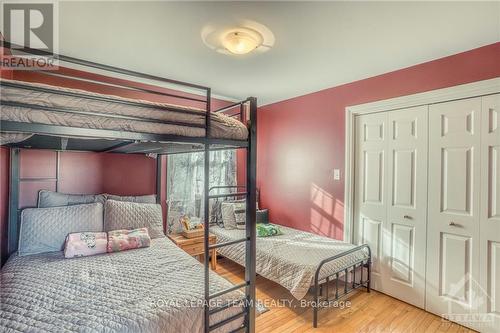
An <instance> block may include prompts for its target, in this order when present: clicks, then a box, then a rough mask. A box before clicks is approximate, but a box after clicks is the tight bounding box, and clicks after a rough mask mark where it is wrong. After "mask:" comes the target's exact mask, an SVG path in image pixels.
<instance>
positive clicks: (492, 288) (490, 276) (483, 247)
mask: <svg viewBox="0 0 500 333" xmlns="http://www.w3.org/2000/svg"><path fill="white" fill-rule="evenodd" d="M481 123H482V126H481V135H482V136H481V217H480V218H481V226H480V245H479V247H480V249H479V252H480V262H479V270H480V273H479V275H480V279H481V293H482V294H481V295H480V297H482V300H483V302H482V303H481V306H480V313H485V314H486V315H487V316H490V318H487V319H489V321H490V324H491V325H487V327H486V328H479V327H478V329H479V330H481V331H482V332H499V331H500V94H497V95H491V96H485V97H483V98H482V121H481ZM485 291H486V292H487V296H486V297H485V296H484V292H485Z"/></svg>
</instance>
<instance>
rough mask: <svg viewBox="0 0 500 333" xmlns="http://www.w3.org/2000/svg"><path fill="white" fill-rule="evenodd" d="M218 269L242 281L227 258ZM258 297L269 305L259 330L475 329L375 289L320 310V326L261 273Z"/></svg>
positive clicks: (239, 270)
mask: <svg viewBox="0 0 500 333" xmlns="http://www.w3.org/2000/svg"><path fill="white" fill-rule="evenodd" d="M217 273H219V274H220V275H222V276H223V277H225V278H226V279H228V280H230V281H232V282H233V283H238V282H242V281H243V274H244V270H243V268H242V267H241V266H239V265H238V264H235V263H233V262H232V261H230V260H228V259H225V258H223V259H220V260H219V261H218V263H217ZM257 299H258V300H259V301H261V302H263V303H264V304H265V305H266V307H267V308H269V309H270V311H268V312H266V313H263V314H261V315H260V316H258V317H257V322H256V325H257V326H256V328H257V329H256V331H257V332H258V333H269V332H280V333H282V332H335V333H337V332H338V333H344V332H345V333H346V332H366V333H382V332H383V333H385V332H391V333H397V332H405V333H407V332H448V333H454V332H474V331H471V330H469V329H467V328H465V327H462V326H460V325H457V324H454V323H450V322H444V321H442V320H441V318H439V317H437V316H435V315H433V314H431V313H428V312H425V311H423V310H421V309H418V308H416V307H414V306H412V305H409V304H407V303H404V302H402V301H399V300H397V299H395V298H392V297H389V296H387V295H384V294H382V293H379V292H376V291H372V292H371V293H367V292H365V291H363V290H360V291H358V292H356V293H354V294H353V295H351V296H350V297H349V298H348V299H346V301H350V303H351V305H350V307H347V306H345V307H344V308H341V307H339V308H336V309H331V308H330V309H323V310H320V311H319V322H318V328H317V329H314V328H313V327H312V310H311V309H310V308H304V307H300V303H299V302H298V301H296V300H295V299H293V297H292V296H291V295H290V293H289V292H288V291H287V290H286V289H285V288H283V287H281V286H280V285H278V284H276V283H274V282H271V281H269V280H266V279H264V278H263V277H260V276H258V277H257ZM292 300H294V302H293V303H290V301H292ZM344 305H346V303H345V304H344Z"/></svg>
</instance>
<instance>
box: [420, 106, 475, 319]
mask: <svg viewBox="0 0 500 333" xmlns="http://www.w3.org/2000/svg"><path fill="white" fill-rule="evenodd" d="M480 127H481V98H471V99H465V100H459V101H452V102H447V103H440V104H435V105H431V106H430V107H429V192H428V199H429V200H428V210H429V213H428V225H427V227H428V233H427V235H428V236H427V252H428V253H429V255H428V256H427V279H426V309H427V310H428V311H430V312H434V313H436V314H438V315H444V316H446V315H449V314H469V313H475V312H477V311H478V309H477V304H475V302H474V299H475V297H474V296H473V295H477V293H478V290H479V221H480V216H479V211H480V209H479V208H480V207H479V199H480V196H479V193H480V162H481V161H480V149H481V145H480V142H481V141H480V140H481V133H480ZM457 318H458V319H460V318H459V317H457ZM463 324H464V325H469V326H470V323H463Z"/></svg>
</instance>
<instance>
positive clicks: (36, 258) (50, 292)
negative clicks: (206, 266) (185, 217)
mask: <svg viewBox="0 0 500 333" xmlns="http://www.w3.org/2000/svg"><path fill="white" fill-rule="evenodd" d="M203 272H204V271H203V266H202V265H201V264H200V263H199V262H198V261H196V259H194V258H193V257H191V256H189V255H188V254H187V253H185V252H184V251H182V250H181V249H179V248H178V247H177V246H176V245H175V244H173V243H172V242H171V241H170V240H168V239H167V238H165V237H163V238H157V239H153V240H152V241H151V246H150V247H148V248H143V249H136V250H129V251H123V252H117V253H111V254H103V255H97V256H92V257H81V258H73V259H65V258H64V255H63V253H62V252H52V253H43V254H35V255H29V256H23V257H19V256H16V255H13V256H12V257H11V258H10V259H9V260H8V261H7V263H6V264H5V266H4V267H3V268H2V271H1V273H0V274H1V275H0V278H1V285H2V288H1V291H0V298H1V302H2V306H1V307H0V327H2V328H3V329H0V331H2V332H203V313H204V311H203V301H204V290H205V289H204V278H203V277H204V273H203ZM231 286H232V284H231V283H230V282H229V281H227V280H225V279H224V278H222V277H220V276H219V275H217V274H216V273H213V272H211V275H210V292H211V293H215V292H217V291H221V290H224V289H228V288H230V287H231ZM242 297H244V295H243V293H241V292H239V291H236V292H231V293H228V294H225V295H223V296H220V297H219V298H216V299H214V300H213V302H214V304H213V305H215V306H219V303H220V305H224V304H227V303H226V302H231V304H233V303H232V302H234V301H236V300H238V299H241V298H242ZM211 302H212V301H211ZM241 311H242V308H241V307H239V303H238V304H237V305H236V306H230V307H229V308H226V309H224V310H222V311H220V312H217V313H215V314H213V315H212V316H211V324H214V323H216V322H219V321H221V320H223V319H225V318H228V317H230V316H232V315H235V314H237V313H239V312H241ZM242 323H243V318H239V319H238V320H234V321H231V322H229V323H228V324H226V325H224V326H222V327H220V328H219V329H217V331H219V332H228V331H232V330H234V329H236V328H238V327H240V326H241V325H242Z"/></svg>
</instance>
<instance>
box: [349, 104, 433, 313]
mask: <svg viewBox="0 0 500 333" xmlns="http://www.w3.org/2000/svg"><path fill="white" fill-rule="evenodd" d="M427 127H428V121H427V106H423V107H414V108H408V109H404V110H397V111H390V112H383V113H377V114H369V115H362V116H358V117H356V162H358V163H357V164H356V166H355V170H356V175H355V177H356V185H355V186H356V192H355V205H356V208H355V221H356V223H355V224H354V225H355V234H356V236H357V240H358V243H368V244H369V245H370V247H371V249H372V253H373V256H374V264H373V282H374V283H373V287H374V288H375V289H377V290H379V291H382V292H384V293H387V294H389V295H392V296H394V297H397V298H399V299H402V300H404V301H406V302H408V303H411V304H414V305H416V306H419V307H424V296H425V292H424V290H425V254H426V214H427V209H426V207H427V139H428V133H427Z"/></svg>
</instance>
